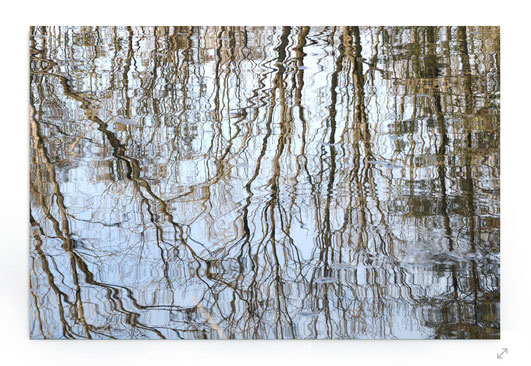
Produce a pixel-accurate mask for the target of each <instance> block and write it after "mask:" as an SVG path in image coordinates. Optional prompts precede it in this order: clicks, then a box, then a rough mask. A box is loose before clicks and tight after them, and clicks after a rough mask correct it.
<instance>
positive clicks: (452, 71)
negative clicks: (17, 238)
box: [30, 27, 500, 339]
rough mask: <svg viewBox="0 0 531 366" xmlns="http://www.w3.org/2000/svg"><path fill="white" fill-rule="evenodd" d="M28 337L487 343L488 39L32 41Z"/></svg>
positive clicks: (492, 206) (171, 36) (492, 315)
mask: <svg viewBox="0 0 531 366" xmlns="http://www.w3.org/2000/svg"><path fill="white" fill-rule="evenodd" d="M30 50H31V70H30V75H31V77H30V98H31V111H30V127H31V129H30V132H31V136H30V138H31V182H30V183H31V184H30V189H31V207H30V223H31V230H30V242H31V251H30V303H31V312H30V313H31V314H30V318H31V337H32V338H118V339H124V338H125V339H130V338H179V339H197V338H244V339H258V338H260V339H264V338H272V339H279V338H280V339H290V338H297V339H306V338H326V339H341V338H498V337H499V135H500V134H499V29H498V28H495V27H457V28H453V27H281V28H267V27H34V28H32V29H31V46H30Z"/></svg>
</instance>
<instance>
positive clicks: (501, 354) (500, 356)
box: [497, 348, 509, 359]
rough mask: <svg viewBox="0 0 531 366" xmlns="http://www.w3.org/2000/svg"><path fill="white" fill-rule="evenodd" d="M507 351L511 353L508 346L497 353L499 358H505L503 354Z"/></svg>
mask: <svg viewBox="0 0 531 366" xmlns="http://www.w3.org/2000/svg"><path fill="white" fill-rule="evenodd" d="M506 353H507V354H508V353H509V350H508V349H507V348H502V352H501V353H497V355H498V358H499V359H503V357H502V356H503V355H504V354H506Z"/></svg>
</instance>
